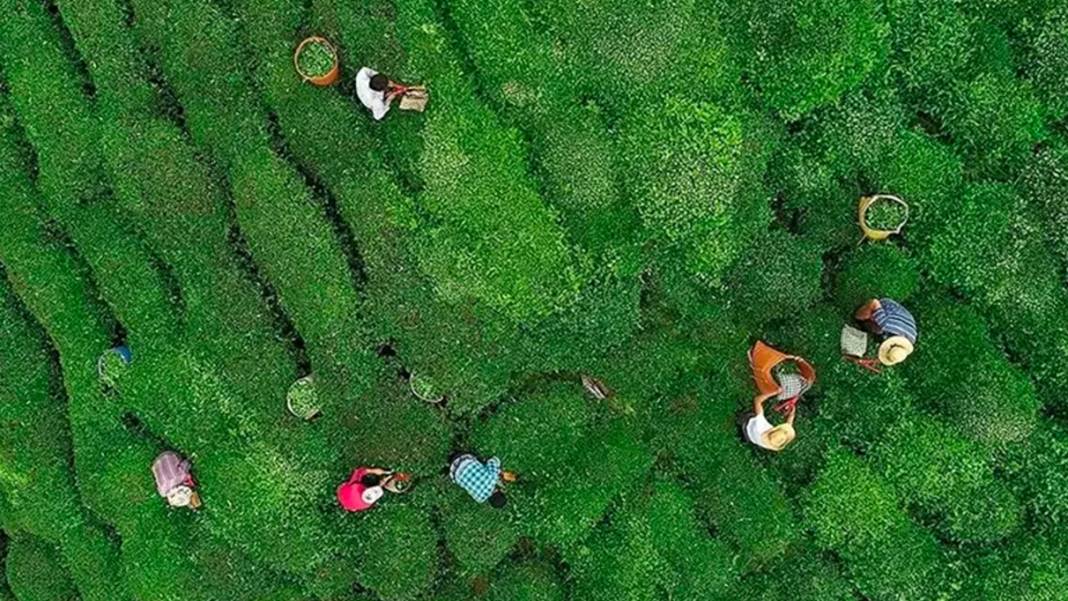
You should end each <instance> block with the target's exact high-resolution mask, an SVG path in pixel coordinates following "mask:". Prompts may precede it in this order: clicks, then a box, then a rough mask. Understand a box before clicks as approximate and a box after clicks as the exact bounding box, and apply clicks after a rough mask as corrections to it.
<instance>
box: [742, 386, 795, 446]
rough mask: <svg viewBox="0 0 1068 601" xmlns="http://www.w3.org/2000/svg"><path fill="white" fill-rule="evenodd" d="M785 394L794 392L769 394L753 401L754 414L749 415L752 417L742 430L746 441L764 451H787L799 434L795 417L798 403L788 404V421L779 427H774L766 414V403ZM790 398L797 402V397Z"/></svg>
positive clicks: (759, 396)
mask: <svg viewBox="0 0 1068 601" xmlns="http://www.w3.org/2000/svg"><path fill="white" fill-rule="evenodd" d="M783 392H786V393H790V392H792V391H785V390H784V391H781V392H769V393H765V394H761V395H757V396H756V397H755V398H754V399H753V413H751V414H747V415H748V416H750V417H749V419H748V420H746V422H745V426H744V428H743V429H742V433H743V436H744V437H745V440H746V441H748V442H751V443H753V444H754V445H756V446H758V447H760V448H762V449H766V450H768V451H775V452H778V451H781V450H783V449H785V448H786V445H788V444H790V443H791V442H793V440H794V438H796V437H797V433H796V432H795V431H794V417H796V415H797V403H796V402H792V403H788V405H787V407H788V411H787V414H786V421H785V422H783V423H781V424H779V425H777V426H775V425H772V423H771V422H770V421H768V418H767V416H766V415H765V414H764V403H765V402H767V400H768V399H770V398H772V397H774V396H780V397H781V396H782V393H783ZM798 394H799V393H798ZM790 398H791V399H794V400H795V401H796V399H797V395H793V396H791V397H790Z"/></svg>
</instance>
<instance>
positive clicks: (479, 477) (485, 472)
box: [449, 453, 516, 509]
mask: <svg viewBox="0 0 1068 601" xmlns="http://www.w3.org/2000/svg"><path fill="white" fill-rule="evenodd" d="M449 478H451V479H452V481H453V482H455V483H456V484H458V485H460V488H462V489H464V490H465V491H467V494H469V495H471V498H472V499H474V500H475V501H477V502H479V503H485V502H486V501H489V504H490V506H491V507H493V508H494V509H500V508H501V507H504V506H505V505H506V504H507V503H508V499H506V498H505V496H504V492H503V491H501V490H500V485H501V482H502V481H503V482H515V481H516V475H515V474H514V473H513V472H509V471H504V470H501V460H500V459H498V458H496V457H492V458H490V459H489V461H487V462H486V463H482V462H481V461H479V460H478V458H477V457H475V456H474V455H471V454H469V453H464V454H461V455H457V456H456V457H455V458H454V459H453V460H452V464H451V465H450V466H449Z"/></svg>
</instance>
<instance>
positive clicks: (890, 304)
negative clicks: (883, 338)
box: [871, 298, 919, 344]
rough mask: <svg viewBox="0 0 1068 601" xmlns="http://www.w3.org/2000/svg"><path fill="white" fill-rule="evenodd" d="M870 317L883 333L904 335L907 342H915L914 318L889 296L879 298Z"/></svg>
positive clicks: (916, 334)
mask: <svg viewBox="0 0 1068 601" xmlns="http://www.w3.org/2000/svg"><path fill="white" fill-rule="evenodd" d="M871 319H872V321H874V322H875V325H876V327H878V328H879V330H880V331H882V333H883V334H887V335H889V336H904V337H905V338H907V339H908V341H909V342H911V343H912V344H916V337H917V336H918V335H919V330H918V329H917V328H916V318H914V317H913V316H912V313H909V310H908V309H906V308H905V307H903V306H901V303H899V302H897V301H895V300H891V299H889V298H881V299H879V308H878V309H876V310H875V311H873V312H872V315H871Z"/></svg>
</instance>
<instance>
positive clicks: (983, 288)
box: [925, 183, 1057, 312]
mask: <svg viewBox="0 0 1068 601" xmlns="http://www.w3.org/2000/svg"><path fill="white" fill-rule="evenodd" d="M1030 217H1031V214H1030V212H1029V211H1028V209H1027V207H1026V204H1025V202H1024V200H1023V199H1022V197H1020V196H1019V195H1018V194H1017V193H1016V192H1015V191H1014V190H1013V189H1012V188H1011V187H1009V186H1006V185H1000V184H992V183H982V184H972V185H969V186H968V187H966V188H965V189H964V190H963V191H962V194H961V196H960V202H959V205H958V208H957V211H956V215H955V218H954V219H952V220H951V221H950V222H949V223H948V224H947V226H946V227H945V228H944V229H942V231H941V232H939V233H938V234H936V236H935V237H934V239H933V240H932V241H931V245H930V247H929V248H928V249H927V254H926V257H925V259H926V262H927V263H928V264H929V267H930V270H931V272H932V274H933V275H934V277H935V278H936V279H938V280H939V281H940V282H942V283H944V284H946V285H949V286H952V287H954V288H957V289H960V290H962V291H963V292H965V293H966V294H968V295H969V296H971V297H973V298H978V299H981V300H982V301H984V302H985V303H989V304H992V305H1000V304H1004V303H1011V304H1013V305H1014V306H1015V307H1016V310H1018V311H1024V312H1028V311H1035V310H1041V309H1043V308H1045V307H1046V306H1048V303H1049V300H1048V299H1049V294H1050V291H1051V289H1053V288H1054V287H1055V286H1056V283H1055V279H1056V277H1057V276H1056V273H1057V270H1056V269H1050V268H1049V264H1048V251H1047V249H1046V248H1045V247H1044V246H1043V245H1042V244H1041V237H1042V234H1041V233H1040V232H1039V231H1038V224H1037V223H1036V222H1035V221H1033V220H1032V219H1031V218H1030ZM992 267H994V268H995V269H992ZM1023 282H1027V283H1028V285H1027V286H1026V287H1021V286H1020V284H1022V283H1023Z"/></svg>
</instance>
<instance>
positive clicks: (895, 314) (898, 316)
mask: <svg viewBox="0 0 1068 601" xmlns="http://www.w3.org/2000/svg"><path fill="white" fill-rule="evenodd" d="M856 318H857V320H858V321H860V322H861V324H863V325H864V327H865V328H867V330H868V331H870V332H871V333H873V334H875V335H876V336H878V337H880V338H881V339H882V342H881V343H880V344H879V363H882V364H883V365H886V366H888V367H889V366H891V365H897V364H898V363H901V362H902V361H904V360H905V359H908V357H909V355H911V354H912V351H913V349H914V348H915V346H916V338H917V336H918V335H919V330H918V329H917V327H916V318H914V317H913V316H912V313H910V312H909V310H908V309H906V308H905V307H904V306H902V305H901V303H899V302H897V301H895V300H892V299H889V298H883V299H872V300H870V301H868V302H867V303H865V304H864V305H863V306H862V307H861V308H859V309H857V312H856ZM858 362H859V363H861V364H862V365H865V366H871V367H874V366H875V361H874V360H872V359H861V360H860V361H858Z"/></svg>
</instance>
